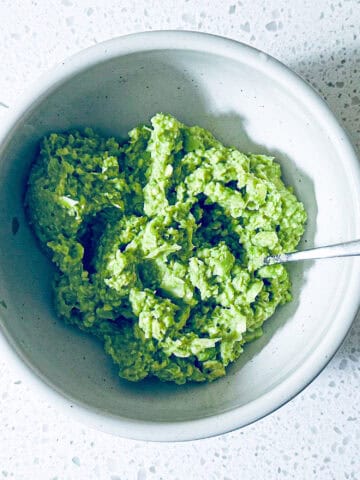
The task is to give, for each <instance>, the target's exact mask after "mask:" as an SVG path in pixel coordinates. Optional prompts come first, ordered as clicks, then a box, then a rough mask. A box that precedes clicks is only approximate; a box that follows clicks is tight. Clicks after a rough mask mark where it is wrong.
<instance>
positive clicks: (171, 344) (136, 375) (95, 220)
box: [26, 114, 306, 384]
mask: <svg viewBox="0 0 360 480" xmlns="http://www.w3.org/2000/svg"><path fill="white" fill-rule="evenodd" d="M26 209H27V213H28V218H29V221H30V223H31V225H32V228H33V229H34V231H35V234H36V236H37V238H38V239H39V241H40V243H41V245H42V246H43V247H44V248H45V250H46V252H47V253H48V255H49V257H50V258H51V260H52V261H53V262H54V263H55V265H56V267H57V273H56V276H55V281H54V296H55V305H56V310H57V312H58V314H59V315H60V316H61V317H62V318H64V319H65V320H66V321H67V322H69V323H71V324H74V325H76V326H77V327H79V328H80V329H82V330H84V331H85V332H89V333H92V334H94V335H96V336H97V337H98V338H99V339H101V341H102V342H103V344H104V347H105V351H106V352H107V353H108V354H109V355H111V357H112V359H113V361H114V362H115V364H117V366H118V368H119V375H120V377H123V378H126V379H128V380H131V381H138V380H141V379H143V378H145V377H147V376H156V377H158V378H159V379H160V380H164V381H174V382H176V383H178V384H182V383H185V382H186V381H198V382H201V381H205V380H208V381H211V380H214V379H216V378H218V377H221V376H223V375H225V367H226V366H227V365H228V364H229V363H230V362H233V361H234V360H236V359H237V358H238V357H239V355H240V354H241V352H242V350H243V345H244V344H245V343H246V342H249V341H251V340H254V339H255V338H257V337H259V336H260V335H261V334H262V325H263V323H264V321H265V320H266V319H267V318H269V317H270V316H271V315H272V314H273V313H274V311H275V309H276V307H277V306H278V305H281V304H284V303H285V302H288V301H290V300H291V294H290V281H289V276H288V273H287V271H286V269H285V267H284V266H282V265H272V266H267V267H262V268H259V266H260V265H261V260H262V258H263V257H264V256H265V255H272V254H278V253H281V252H285V251H287V252H288V251H292V250H294V249H295V247H296V245H297V244H298V242H299V240H300V237H301V236H302V234H303V231H304V223H305V220H306V213H305V210H304V207H303V205H302V204H301V203H300V202H299V201H298V200H297V199H296V197H295V196H294V194H293V193H292V189H291V188H288V187H286V186H285V185H284V183H283V182H282V180H281V170H280V166H279V164H277V163H276V162H274V159H273V158H271V157H267V156H264V155H252V154H250V155H245V154H243V153H240V152H239V151H238V150H236V149H235V148H233V147H230V148H228V147H225V146H223V145H222V144H221V143H220V142H219V141H218V140H216V139H215V138H214V137H213V136H212V135H211V133H209V132H208V131H206V130H204V129H202V128H200V127H197V126H195V127H187V126H185V125H183V124H182V123H180V122H179V121H178V120H176V119H175V118H174V117H172V116H170V115H164V114H158V115H155V116H154V117H153V118H152V120H151V126H145V125H143V126H140V127H137V128H135V129H133V130H132V131H131V132H130V133H129V139H128V140H127V142H126V143H123V144H121V143H119V142H118V141H117V140H115V139H114V138H104V137H101V136H100V135H98V134H96V133H94V132H93V131H92V130H91V129H86V130H85V132H84V133H80V132H78V131H73V132H71V133H68V134H58V133H52V134H50V135H49V136H47V137H45V138H44V139H43V141H42V143H41V150H40V154H39V156H38V158H37V159H36V161H35V163H34V165H33V167H32V169H31V173H30V177H29V182H28V190H27V195H26Z"/></svg>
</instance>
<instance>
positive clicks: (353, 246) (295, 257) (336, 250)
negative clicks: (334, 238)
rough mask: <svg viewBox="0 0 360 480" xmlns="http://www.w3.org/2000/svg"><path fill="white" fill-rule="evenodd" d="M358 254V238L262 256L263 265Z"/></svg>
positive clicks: (359, 247) (359, 241)
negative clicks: (299, 250) (325, 245)
mask: <svg viewBox="0 0 360 480" xmlns="http://www.w3.org/2000/svg"><path fill="white" fill-rule="evenodd" d="M356 255H360V240H353V241H352V242H344V243H337V244H336V245H328V246H327V247H317V248H311V249H309V250H302V251H301V252H293V253H281V254H280V255H273V256H271V257H266V258H264V261H263V265H273V264H275V263H287V262H297V261H299V260H317V259H320V258H335V257H354V256H356Z"/></svg>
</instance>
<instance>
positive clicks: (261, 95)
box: [0, 32, 360, 440]
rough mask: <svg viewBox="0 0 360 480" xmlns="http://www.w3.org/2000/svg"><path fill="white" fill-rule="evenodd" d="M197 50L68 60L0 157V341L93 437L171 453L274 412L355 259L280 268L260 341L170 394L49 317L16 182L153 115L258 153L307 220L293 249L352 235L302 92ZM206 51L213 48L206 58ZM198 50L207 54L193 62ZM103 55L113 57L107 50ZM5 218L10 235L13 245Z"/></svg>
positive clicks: (271, 68) (252, 60)
mask: <svg viewBox="0 0 360 480" xmlns="http://www.w3.org/2000/svg"><path fill="white" fill-rule="evenodd" d="M179 33H180V32H178V33H177V34H175V37H176V35H178V34H179ZM189 35H190V36H191V35H194V34H189ZM195 36H196V37H197V35H195ZM200 37H201V39H202V40H201V42H197V43H196V44H195V43H194V42H193V43H192V46H193V48H192V49H190V47H186V42H185V47H184V48H182V49H181V48H178V49H175V50H174V49H173V47H171V45H170V46H169V47H167V48H165V47H163V48H160V46H161V45H167V44H168V43H169V42H165V43H164V41H163V40H161V38H164V37H161V34H160V37H158V38H160V40H158V42H157V44H156V45H158V47H157V48H155V46H156V45H155V46H154V48H153V49H150V48H149V49H148V51H140V52H136V51H135V52H131V48H128V49H126V40H121V39H120V40H119V44H118V45H119V51H121V53H126V54H122V55H120V56H112V55H108V59H107V60H106V61H104V62H102V63H97V64H96V65H90V63H91V61H92V62H95V59H94V55H93V56H91V52H90V51H88V52H87V53H85V56H84V55H83V57H81V61H82V63H83V64H84V65H86V61H85V60H86V55H88V64H89V67H88V68H83V69H82V71H80V72H78V71H76V61H73V64H72V66H71V65H70V67H69V66H66V65H65V67H64V68H67V69H68V71H69V72H70V73H68V74H67V75H66V77H67V78H65V79H62V78H61V75H62V73H61V68H60V69H58V73H56V74H55V77H53V78H56V79H57V83H56V84H55V82H54V83H53V86H52V87H51V88H50V89H49V90H45V91H43V94H42V96H40V97H37V98H34V101H35V103H34V104H33V105H32V106H29V108H27V109H26V111H25V112H24V114H23V116H22V117H21V118H20V117H19V118H18V119H17V123H16V125H15V128H14V129H13V131H12V132H10V134H8V135H7V137H6V141H4V142H3V144H2V150H0V152H1V163H0V181H1V186H0V187H1V188H0V209H1V222H0V255H1V262H0V300H3V301H4V302H5V304H6V308H5V307H4V306H3V305H0V309H1V321H2V324H3V329H4V331H5V333H6V336H7V337H8V338H10V339H11V342H12V344H13V345H15V346H16V349H17V351H18V353H19V354H20V355H21V356H22V357H23V359H24V360H25V362H26V363H28V364H29V365H31V368H32V369H34V370H35V371H36V372H37V373H38V375H40V376H41V377H42V378H43V379H44V380H45V382H47V383H49V384H51V385H52V387H53V388H54V389H55V390H57V391H58V392H60V393H61V394H62V395H64V396H65V397H67V398H68V399H71V401H72V402H73V403H75V404H79V405H83V406H84V407H85V409H86V411H88V412H89V413H86V415H85V416H90V415H91V413H90V412H98V413H100V417H97V418H98V422H97V425H98V426H99V425H100V426H102V428H107V429H110V430H112V431H116V432H120V433H121V434H124V435H128V436H134V437H137V438H153V439H173V440H175V439H178V440H182V439H186V438H195V437H198V436H205V435H207V434H215V433H220V432H221V431H224V430H226V429H229V428H234V427H236V426H241V425H243V424H246V423H248V422H249V421H251V420H253V419H254V418H256V417H259V416H261V415H263V414H265V413H267V411H269V410H270V409H272V408H276V407H277V406H279V404H280V403H281V402H283V401H285V400H286V399H288V398H289V397H291V396H292V395H294V394H295V393H296V391H298V390H299V389H300V388H302V387H303V386H304V385H305V384H306V382H307V381H309V380H310V378H311V375H312V376H313V375H314V374H316V373H317V371H318V370H319V369H320V368H321V367H322V366H323V365H324V363H325V362H326V360H327V359H328V358H329V356H330V355H331V354H333V353H334V351H335V349H336V347H337V346H338V344H339V343H340V341H341V340H342V338H343V336H344V335H345V333H346V331H347V329H348V328H349V326H350V322H351V316H352V315H353V314H354V312H355V310H356V308H357V302H358V299H357V298H355V297H354V291H355V288H356V286H357V285H358V284H359V275H358V274H357V273H356V272H357V271H358V270H359V269H358V267H359V263H358V260H354V259H341V260H332V261H323V262H318V263H312V264H297V265H293V266H291V275H292V279H293V284H294V288H293V294H294V300H293V302H292V303H291V304H288V305H286V306H284V307H282V308H280V309H279V310H278V311H277V313H276V314H275V315H274V317H273V318H272V319H271V320H270V321H269V322H268V323H267V325H266V328H265V334H264V336H263V337H262V338H261V339H260V340H259V341H257V342H254V343H253V344H251V345H249V346H248V347H247V348H246V349H245V353H244V354H243V356H242V358H241V359H240V360H239V361H238V362H237V363H236V364H235V365H233V366H232V367H231V368H230V369H229V372H228V375H227V376H226V377H225V378H223V379H221V380H219V381H217V382H215V383H212V384H208V385H186V386H182V387H177V386H173V385H167V384H159V383H158V382H152V381H149V382H143V383H140V384H130V383H127V382H123V381H121V380H119V378H118V376H117V373H116V369H115V368H114V367H113V366H112V364H111V361H110V360H109V359H108V358H107V357H106V356H105V354H104V353H103V350H102V347H101V345H99V344H98V343H97V342H96V341H95V340H93V339H92V338H90V337H87V336H85V335H83V334H81V333H79V332H77V331H76V330H74V329H72V328H70V327H67V326H65V325H63V323H62V322H61V321H59V320H58V319H57V318H56V316H55V313H54V311H53V307H52V298H51V278H52V273H53V271H52V267H51V266H50V265H49V261H48V260H47V259H46V258H45V257H44V256H43V254H42V253H41V252H40V251H39V249H38V246H37V244H36V242H35V240H34V238H33V235H32V233H31V231H30V230H29V228H28V226H27V223H26V219H25V218H24V211H23V194H24V189H25V185H26V178H27V175H28V171H29V167H30V165H31V162H32V161H33V159H34V157H35V155H36V151H37V148H38V141H39V139H40V138H41V137H42V136H43V135H45V134H47V133H49V132H51V131H59V130H60V131H61V130H67V129H69V128H74V127H79V128H83V127H85V126H92V127H94V128H95V129H96V130H98V131H100V132H102V133H104V134H112V135H115V136H117V137H119V136H120V137H125V136H126V133H127V131H128V130H129V129H130V128H132V127H133V126H134V125H136V124H139V123H142V122H148V121H149V119H150V118H151V116H152V115H153V114H155V113H156V112H159V111H163V112H169V113H171V114H173V115H175V116H176V117H178V118H179V119H180V120H182V121H183V122H185V123H187V124H199V125H201V126H204V127H206V128H208V129H210V130H211V131H212V132H213V133H214V134H215V135H216V136H218V137H219V138H220V139H221V140H222V141H223V142H224V143H225V144H233V145H236V146H237V147H239V148H240V149H241V150H243V151H253V152H257V153H269V154H272V155H274V156H275V157H276V158H277V159H278V161H280V163H281V165H282V167H283V172H284V178H285V180H286V181H287V182H288V183H289V184H291V185H293V186H294V188H295V191H296V193H297V195H298V197H299V198H300V199H301V200H302V201H303V202H304V204H305V206H306V209H307V211H308V214H309V221H308V225H307V230H306V234H305V236H304V239H303V241H302V244H301V246H302V247H310V246H312V245H313V244H315V243H316V244H317V245H321V244H327V243H332V242H334V243H335V242H339V241H345V240H350V239H353V238H356V237H358V236H359V211H360V210H359V196H358V190H359V181H358V171H357V167H356V165H355V164H354V157H353V152H352V150H351V147H350V146H349V144H348V141H347V139H346V138H345V136H341V131H340V130H337V126H336V124H335V123H334V120H333V119H332V118H331V116H330V113H329V112H328V111H327V110H326V108H325V107H324V106H323V105H322V104H321V101H320V100H319V101H318V102H319V104H316V97H315V96H313V94H312V93H311V92H310V93H309V98H305V97H304V94H305V93H306V92H307V87H305V86H304V85H302V88H303V89H304V90H303V91H302V90H301V88H300V87H299V88H298V89H297V88H296V87H297V86H298V84H297V82H299V85H300V86H301V82H300V81H299V80H297V79H296V78H295V77H293V76H292V74H290V73H286V72H283V70H282V69H283V68H284V67H280V66H279V65H278V64H277V63H273V61H272V60H269V59H268V57H266V56H264V55H263V54H260V53H258V52H255V51H253V50H252V49H249V48H248V47H245V46H241V45H239V44H234V43H233V42H229V43H227V41H226V40H221V39H215V38H213V37H208V36H202V35H200ZM204 37H206V38H204ZM153 38H155V37H153ZM170 38H172V43H173V44H174V45H175V43H176V42H175V40H174V37H172V36H171V35H170ZM129 41H130V44H131V38H130V40H129V39H128V42H129ZM189 41H190V40H189ZM115 42H116V41H115ZM121 42H123V43H121ZM124 42H125V43H124ZM174 42H175V43H174ZM209 42H210V43H209ZM211 42H215V44H216V42H220V44H221V45H220V44H219V45H220V46H219V45H218V47H216V45H215V44H213V47H214V48H210V47H211ZM221 42H225V43H224V44H222V43H221ZM135 43H136V42H135ZM155 43H156V42H155ZM170 43H171V42H170ZM105 45H106V44H105ZM124 45H125V46H124ZM189 45H190V43H189ZM194 45H195V46H194ZM207 45H208V46H209V51H210V52H205V51H204V50H205V47H206V46H207ZM214 45H215V46H214ZM226 45H227V46H228V50H227V51H226V54H225V51H224V47H225V46H226ZM120 47H121V48H120ZM215 47H216V48H215ZM230 47H231V48H230ZM99 48H100V49H101V46H100V47H99ZM103 48H104V49H105V46H104V47H103ZM112 48H113V50H114V52H115V53H116V43H115V44H113V46H112ZM108 50H109V49H107V50H106V52H105V50H104V52H103V57H106V53H107V52H108ZM132 50H136V48H135V47H134V44H133V48H132ZM211 51H212V53H211ZM222 52H224V55H222ZM229 52H230V53H229ZM232 52H234V55H232V54H231V53H232ZM100 53H101V51H100V50H98V52H97V55H98V57H100ZM117 53H119V52H117ZM84 59H85V60H84ZM277 69H278V70H279V72H280V71H281V72H283V74H284V76H283V77H282V76H281V75H277V71H278V70H277ZM286 75H289V76H290V77H289V83H288V84H286V82H284V78H285V79H287V76H286ZM326 112H327V113H328V117H329V118H326V116H324V113H326ZM334 129H335V130H334ZM334 132H335V133H337V132H338V133H339V136H336V135H335V134H334ZM14 218H16V219H18V221H19V223H20V227H19V230H18V231H17V232H16V233H15V234H14V231H13V230H14V229H13V228H12V226H13V223H14ZM15 223H16V221H15ZM349 282H350V284H349ZM344 319H346V321H345V324H344ZM341 322H342V323H341ZM340 323H341V325H340ZM326 338H327V340H326V342H327V343H324V341H325V340H324V339H326ZM320 344H321V345H320ZM311 359H312V360H311ZM309 362H312V363H309ZM304 365H309V366H310V365H312V368H310V367H309V368H308V369H305V367H304ZM274 392H278V393H279V395H278V396H277V397H276V395H275V394H274ZM79 409H80V410H81V408H79ZM84 411H85V410H83V411H82V413H84ZM225 412H227V413H225ZM222 413H225V415H224V416H223V417H221V416H220V417H219V414H222ZM214 416H217V418H215V417H214ZM99 418H100V420H99ZM106 418H107V420H106ZM221 418H223V420H224V421H223V422H222V421H221ZM225 419H226V420H225ZM192 420H197V421H199V423H198V424H197V425H198V430H196V431H193V432H192V431H191V424H188V423H185V424H181V423H179V422H189V421H192ZM127 421H129V422H131V423H132V422H135V423H136V426H135V427H134V429H133V430H128V431H126V428H125V427H124V425H125V424H126V422H127ZM174 421H175V422H178V423H173V424H172V425H168V426H167V427H166V428H167V430H166V431H165V430H162V433H160V430H159V429H158V430H156V428H155V427H153V431H152V432H150V431H149V429H148V430H147V431H145V430H146V428H147V427H146V422H155V423H154V425H155V424H156V422H165V423H166V422H174ZM109 422H111V425H112V426H111V427H109V425H110V423H109ZM142 422H145V423H144V424H143V423H142ZM95 423H96V422H95ZM105 423H108V425H107V426H105ZM165 423H163V426H164V428H165ZM194 425H196V424H194ZM149 428H152V427H149ZM164 432H165V433H164ZM166 432H167V433H166Z"/></svg>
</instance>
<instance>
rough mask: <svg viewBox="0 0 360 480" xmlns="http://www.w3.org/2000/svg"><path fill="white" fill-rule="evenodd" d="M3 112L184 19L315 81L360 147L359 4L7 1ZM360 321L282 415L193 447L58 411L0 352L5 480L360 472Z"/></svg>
mask: <svg viewBox="0 0 360 480" xmlns="http://www.w3.org/2000/svg"><path fill="white" fill-rule="evenodd" d="M0 18H1V20H2V21H1V29H0V72H1V75H0V121H1V119H3V118H5V117H6V115H7V114H8V112H9V109H11V106H12V105H13V103H14V101H15V99H16V98H17V97H18V96H19V95H20V94H21V93H22V92H23V91H24V89H25V88H26V87H28V85H29V84H30V83H31V82H32V81H34V80H35V79H36V78H37V77H38V76H39V75H40V74H41V73H42V72H44V71H46V70H47V69H48V68H49V67H51V66H52V65H54V64H56V63H57V62H59V61H61V60H62V59H63V58H64V57H66V56H68V55H70V54H72V53H75V52H77V51H78V50H80V49H82V48H84V47H87V46H90V45H93V44H94V43H96V42H100V41H102V40H106V39H108V38H111V37H113V36H116V35H121V34H124V33H129V32H134V31H140V30H150V29H153V30H155V29H169V28H182V29H192V30H201V31H206V32H212V33H217V34H220V35H225V36H229V37H232V38H235V39H238V40H241V41H243V42H245V43H249V44H251V45H254V46H256V47H258V48H260V49H262V50H265V51H266V52H268V53H270V54H271V55H273V56H275V57H276V58H278V59H280V60H281V61H283V62H284V63H285V64H287V65H289V66H290V67H291V68H292V69H294V70H295V71H296V72H298V73H299V74H300V75H302V76H303V77H304V78H306V79H307V80H308V81H309V82H310V83H311V84H312V85H313V86H314V87H315V88H316V89H317V90H318V92H320V93H321V95H322V96H323V97H325V98H326V100H327V101H328V103H329V105H330V106H331V108H332V109H333V111H334V112H335V113H336V115H337V116H338V118H339V119H341V121H342V122H343V124H344V125H345V126H346V127H347V129H348V131H349V132H350V134H351V135H352V136H353V139H354V142H355V143H356V144H357V146H358V147H359V146H360V136H359V134H360V2H359V1H355V0H348V1H346V0H336V1H335V0H334V1H331V0H316V1H314V0H277V1H275V0H273V1H271V0H242V1H235V0H230V1H228V0H222V1H217V0H208V1H205V0H188V1H186V0H162V1H154V0H138V1H129V0H112V1H111V0H86V1H85V0H62V1H60V0H59V1H57V0H37V1H36V0H33V1H31V0H1V1H0ZM359 376H360V318H359V317H358V318H357V320H356V321H355V323H354V326H353V328H352V330H351V332H350V334H349V335H348V337H347V339H346V341H345V342H344V344H343V346H342V347H341V349H340V350H339V351H338V353H337V354H336V356H335V358H334V359H333V360H332V361H331V363H330V364H329V365H328V367H327V368H326V369H325V371H323V372H322V374H321V375H320V376H319V377H318V378H317V379H316V380H315V381H314V382H313V383H312V384H311V385H310V386H309V387H308V388H307V389H306V390H305V391H304V392H303V393H301V394H300V395H299V396H298V397H296V398H295V399H294V400H293V401H291V402H290V403H289V404H287V405H286V406H284V407H283V408H281V409H280V410H279V411H277V412H276V413H274V414H273V415H271V416H269V417H267V418H265V419H263V420H261V421H259V422H257V423H256V424H254V425H251V426H249V427H247V428H245V429H243V430H241V431H238V432H235V433H232V434H228V435H224V436H221V437H218V438H214V439H209V440H203V441H198V442H192V443H184V444H150V443H141V442H135V441H129V440H124V439H120V438H115V437H112V436H109V435H106V434H103V433H99V432H96V431H93V430H90V429H88V428H86V427H85V426H83V425H80V424H78V423H76V422H74V421H72V420H70V419H69V418H67V417H65V416H64V415H62V414H60V413H59V412H58V411H57V410H56V409H55V408H54V407H53V406H52V405H49V404H48V403H47V402H46V400H45V399H44V398H40V397H39V396H38V394H37V393H35V392H33V391H31V390H30V386H29V385H28V383H27V379H26V378H21V377H19V375H18V373H16V371H15V370H13V367H12V366H11V365H9V364H8V363H7V361H6V360H5V358H3V357H2V356H1V352H0V380H1V384H0V426H1V428H0V431H1V434H0V479H8V478H12V479H13V478H15V479H17V480H20V479H24V480H29V479H36V480H42V479H47V480H63V479H64V480H65V479H75V478H76V479H77V480H79V479H80V480H81V479H86V480H91V479H107V480H127V479H135V480H150V479H159V480H160V479H164V480H168V479H172V480H175V479H187V480H191V479H206V480H213V479H214V480H215V479H221V480H230V479H239V478H241V479H242V480H247V479H256V480H259V479H260V480H261V479H265V478H266V479H269V480H271V479H279V478H286V477H287V478H296V479H310V478H317V479H326V480H328V479H336V480H339V479H354V480H356V479H360V456H359V451H360V380H359Z"/></svg>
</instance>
